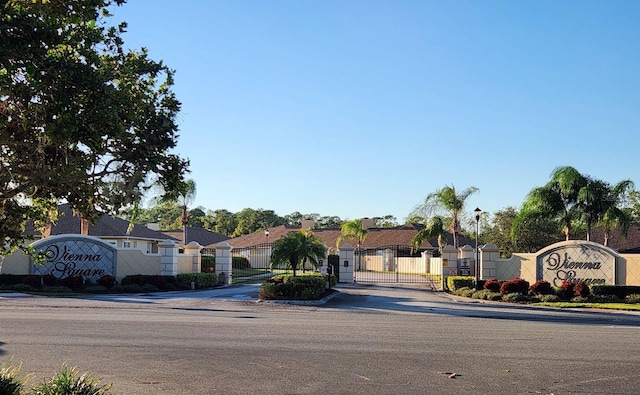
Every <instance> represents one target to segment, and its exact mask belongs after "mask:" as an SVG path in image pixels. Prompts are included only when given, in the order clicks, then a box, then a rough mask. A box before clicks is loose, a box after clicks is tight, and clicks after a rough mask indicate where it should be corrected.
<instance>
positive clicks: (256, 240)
mask: <svg viewBox="0 0 640 395" xmlns="http://www.w3.org/2000/svg"><path fill="white" fill-rule="evenodd" d="M421 228H422V225H419V224H410V225H404V226H398V227H394V228H369V229H367V237H366V238H365V240H364V242H363V243H362V244H361V245H360V247H361V248H379V247H385V246H393V245H411V240H412V239H413V237H414V236H415V235H416V233H418V231H419V230H420V229H421ZM300 229H301V228H300V227H299V226H298V227H294V226H288V225H280V226H276V227H273V228H269V237H267V236H266V235H265V232H264V230H261V231H257V232H254V233H250V234H248V235H243V236H240V237H236V238H233V239H229V240H226V242H227V243H229V244H230V245H231V246H232V247H235V248H244V247H252V246H255V245H259V244H264V243H268V242H269V243H271V242H274V241H276V240H278V239H279V238H281V237H283V236H285V235H286V234H288V233H289V232H295V231H298V230H300ZM313 234H314V235H315V236H317V237H319V238H320V239H321V240H322V241H323V242H324V244H325V245H327V246H328V247H329V248H333V247H335V246H336V241H337V240H338V237H340V229H337V228H331V229H313ZM458 239H459V244H460V245H461V246H462V245H465V244H469V245H471V244H472V241H471V240H469V239H467V238H466V237H463V236H461V235H458ZM344 242H345V243H350V244H351V245H353V246H355V244H356V241H355V240H345V241H344ZM473 243H474V244H475V242H473ZM447 244H453V236H452V235H449V237H448V240H447ZM437 245H438V242H437V239H432V240H429V241H425V242H423V243H422V245H421V247H422V248H427V249H435V248H437ZM207 247H214V245H208V246H207Z"/></svg>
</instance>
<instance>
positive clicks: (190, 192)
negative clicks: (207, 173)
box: [160, 180, 196, 245]
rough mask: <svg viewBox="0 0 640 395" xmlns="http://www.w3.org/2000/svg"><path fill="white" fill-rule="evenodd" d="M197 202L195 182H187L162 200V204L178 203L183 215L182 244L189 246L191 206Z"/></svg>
mask: <svg viewBox="0 0 640 395" xmlns="http://www.w3.org/2000/svg"><path fill="white" fill-rule="evenodd" d="M195 200H196V182H195V181H193V180H185V181H184V182H183V183H181V184H180V185H179V186H178V188H176V189H175V190H173V191H169V192H168V193H166V194H164V196H163V197H162V198H161V199H160V201H161V202H162V203H177V204H178V205H179V206H180V208H181V210H182V214H181V216H180V223H181V224H182V244H184V245H186V244H187V225H188V224H189V211H188V210H189V206H191V205H192V204H193V202H194V201H195Z"/></svg>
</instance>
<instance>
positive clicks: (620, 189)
mask: <svg viewBox="0 0 640 395" xmlns="http://www.w3.org/2000/svg"><path fill="white" fill-rule="evenodd" d="M633 186H634V184H633V181H631V180H624V181H620V182H619V183H617V184H616V185H614V186H613V187H610V188H608V191H607V194H606V197H605V198H604V199H603V200H604V202H606V204H605V205H604V207H603V212H602V213H600V214H599V215H598V217H597V218H598V223H599V224H600V225H602V227H603V228H604V245H605V246H606V245H608V244H609V234H610V233H611V229H612V228H613V227H614V226H616V225H617V226H618V227H619V228H620V233H621V234H622V236H624V237H627V232H628V231H629V226H631V222H632V220H633V218H632V216H631V214H630V213H629V212H628V211H626V210H623V209H622V208H621V206H622V201H623V199H624V198H625V197H626V196H627V193H628V192H629V191H630V190H631V189H632V188H633Z"/></svg>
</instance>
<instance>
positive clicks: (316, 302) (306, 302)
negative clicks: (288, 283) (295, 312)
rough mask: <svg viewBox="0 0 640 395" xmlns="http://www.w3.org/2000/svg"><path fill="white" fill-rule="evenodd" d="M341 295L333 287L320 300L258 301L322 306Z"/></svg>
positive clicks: (262, 301)
mask: <svg viewBox="0 0 640 395" xmlns="http://www.w3.org/2000/svg"><path fill="white" fill-rule="evenodd" d="M338 295H340V291H338V290H337V289H335V288H334V289H333V292H332V293H330V294H329V295H327V296H325V297H324V298H322V299H318V300H278V299H269V300H266V299H258V300H257V303H269V304H289V305H298V306H321V305H323V304H325V303H327V302H328V301H330V300H331V299H333V298H335V297H336V296H338Z"/></svg>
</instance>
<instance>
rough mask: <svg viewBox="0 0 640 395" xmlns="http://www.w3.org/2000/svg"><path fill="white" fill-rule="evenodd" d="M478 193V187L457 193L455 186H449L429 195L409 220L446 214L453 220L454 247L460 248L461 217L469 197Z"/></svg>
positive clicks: (450, 225)
mask: <svg viewBox="0 0 640 395" xmlns="http://www.w3.org/2000/svg"><path fill="white" fill-rule="evenodd" d="M477 191H478V188H476V187H473V186H472V187H468V188H466V189H464V190H462V191H456V188H455V186H453V185H451V186H449V185H447V186H445V187H443V188H442V189H438V190H436V191H435V192H432V193H430V194H428V195H427V197H426V198H425V200H424V202H423V203H422V204H420V205H418V207H416V208H415V209H414V210H413V211H412V212H411V214H409V218H413V219H416V218H422V219H423V220H427V219H428V218H431V217H434V216H437V215H438V214H443V213H444V214H446V215H448V216H449V218H450V219H451V222H450V224H449V231H450V232H451V234H452V235H453V246H454V247H455V248H458V235H459V234H460V231H461V225H460V216H461V214H462V211H463V210H464V207H465V203H466V201H467V199H468V198H469V196H471V195H473V194H474V193H476V192H477Z"/></svg>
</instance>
